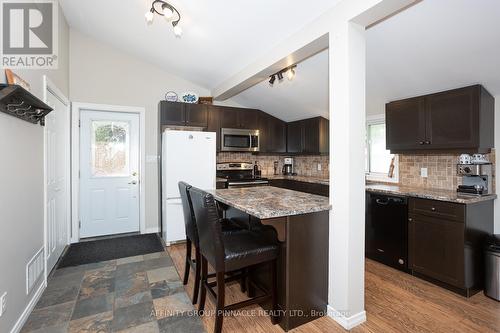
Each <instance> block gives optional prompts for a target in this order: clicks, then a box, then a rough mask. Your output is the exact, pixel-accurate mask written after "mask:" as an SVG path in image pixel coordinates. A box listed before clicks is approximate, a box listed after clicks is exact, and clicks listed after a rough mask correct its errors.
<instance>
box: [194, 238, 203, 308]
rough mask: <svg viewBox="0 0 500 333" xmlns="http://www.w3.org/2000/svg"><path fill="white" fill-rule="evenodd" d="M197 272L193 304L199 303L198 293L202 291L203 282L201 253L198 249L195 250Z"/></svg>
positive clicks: (195, 274)
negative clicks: (201, 283)
mask: <svg viewBox="0 0 500 333" xmlns="http://www.w3.org/2000/svg"><path fill="white" fill-rule="evenodd" d="M195 260H196V262H195V267H196V269H195V272H194V290H193V304H196V302H197V301H198V291H199V290H200V280H201V274H200V273H201V253H200V249H199V248H198V247H196V248H195Z"/></svg>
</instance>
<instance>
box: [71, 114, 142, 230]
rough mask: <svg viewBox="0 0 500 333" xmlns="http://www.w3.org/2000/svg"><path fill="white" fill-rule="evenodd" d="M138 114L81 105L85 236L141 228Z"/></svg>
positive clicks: (82, 198)
mask: <svg viewBox="0 0 500 333" xmlns="http://www.w3.org/2000/svg"><path fill="white" fill-rule="evenodd" d="M139 193H140V191H139V115H138V114H136V113H124V112H106V111H81V114H80V222H81V225H80V237H82V238H84V237H94V236H103V235H110V234H120V233H127V232H135V231H139V229H140V226H139Z"/></svg>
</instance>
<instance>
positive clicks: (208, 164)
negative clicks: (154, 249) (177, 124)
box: [161, 130, 216, 245]
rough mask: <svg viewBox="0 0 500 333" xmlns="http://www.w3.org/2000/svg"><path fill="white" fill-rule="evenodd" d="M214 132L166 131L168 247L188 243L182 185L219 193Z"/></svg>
mask: <svg viewBox="0 0 500 333" xmlns="http://www.w3.org/2000/svg"><path fill="white" fill-rule="evenodd" d="M215 145H216V138H215V133H214V132H193V131H175V130H165V131H164V132H163V135H162V163H161V165H162V170H161V172H162V227H163V228H162V230H163V232H162V236H163V239H164V240H165V242H166V243H167V245H170V243H172V242H176V241H180V240H184V239H186V232H185V228H184V214H183V210H182V202H181V199H180V193H179V187H178V183H179V182H180V181H184V182H186V183H188V184H190V185H192V186H195V187H198V188H200V189H202V190H213V189H215V173H216V166H215V165H216V148H215Z"/></svg>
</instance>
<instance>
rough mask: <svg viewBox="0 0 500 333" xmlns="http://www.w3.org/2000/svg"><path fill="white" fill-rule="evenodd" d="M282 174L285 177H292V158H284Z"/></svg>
mask: <svg viewBox="0 0 500 333" xmlns="http://www.w3.org/2000/svg"><path fill="white" fill-rule="evenodd" d="M282 173H283V174H284V175H285V176H291V175H293V158H291V157H285V159H284V161H283V169H282Z"/></svg>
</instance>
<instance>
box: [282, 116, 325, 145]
mask: <svg viewBox="0 0 500 333" xmlns="http://www.w3.org/2000/svg"><path fill="white" fill-rule="evenodd" d="M287 138H288V140H287V152H288V153H291V154H328V152H329V122H328V120H327V119H325V118H323V117H315V118H309V119H304V120H299V121H293V122H290V123H288V129H287Z"/></svg>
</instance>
